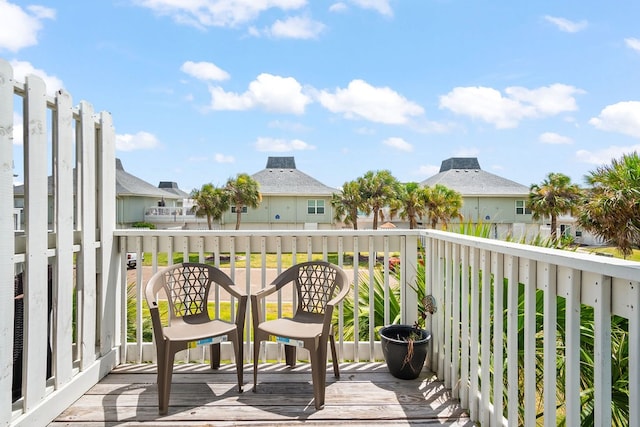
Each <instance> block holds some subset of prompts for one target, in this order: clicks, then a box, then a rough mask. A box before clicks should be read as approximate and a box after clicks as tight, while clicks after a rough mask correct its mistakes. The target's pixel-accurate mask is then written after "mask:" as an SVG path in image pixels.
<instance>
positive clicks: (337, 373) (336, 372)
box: [329, 334, 340, 378]
mask: <svg viewBox="0 0 640 427" xmlns="http://www.w3.org/2000/svg"><path fill="white" fill-rule="evenodd" d="M329 345H330V346H331V360H332V361H333V375H334V376H335V377H336V378H340V367H339V366H338V354H337V352H336V338H335V337H334V336H333V334H331V335H329Z"/></svg>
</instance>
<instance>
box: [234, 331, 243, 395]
mask: <svg viewBox="0 0 640 427" xmlns="http://www.w3.org/2000/svg"><path fill="white" fill-rule="evenodd" d="M232 341H233V343H232V344H233V349H234V350H235V356H236V373H237V374H238V392H239V393H242V390H243V387H244V343H243V342H242V338H241V337H238V336H237V335H236V337H235V339H233V340H232Z"/></svg>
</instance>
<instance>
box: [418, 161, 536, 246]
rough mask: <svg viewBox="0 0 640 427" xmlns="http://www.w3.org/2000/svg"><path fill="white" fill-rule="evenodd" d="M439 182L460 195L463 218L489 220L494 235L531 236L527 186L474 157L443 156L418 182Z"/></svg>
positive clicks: (532, 227)
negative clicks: (490, 169) (437, 169)
mask: <svg viewBox="0 0 640 427" xmlns="http://www.w3.org/2000/svg"><path fill="white" fill-rule="evenodd" d="M420 184H421V185H425V186H430V187H431V186H434V185H436V184H442V185H444V186H445V187H447V188H450V189H452V190H455V191H457V192H458V193H460V194H461V195H462V210H461V213H462V215H463V221H464V222H470V223H473V224H478V223H482V224H491V225H492V233H493V236H492V237H494V238H500V239H502V238H505V237H506V236H513V237H514V238H516V239H519V238H520V237H522V236H534V235H536V234H537V233H538V232H539V226H540V224H539V222H537V221H534V220H533V218H532V214H531V211H530V210H529V208H528V206H527V204H528V200H529V187H527V186H526V185H522V184H518V183H517V182H514V181H511V180H509V179H506V178H502V177H500V176H498V175H494V174H492V173H489V172H487V171H484V170H482V168H481V167H480V163H479V162H478V159H477V158H476V157H452V158H449V159H446V160H443V161H442V163H441V166H440V172H438V173H437V174H436V175H434V176H432V177H430V178H427V179H426V180H424V181H422V182H421V183H420Z"/></svg>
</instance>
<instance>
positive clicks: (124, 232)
mask: <svg viewBox="0 0 640 427" xmlns="http://www.w3.org/2000/svg"><path fill="white" fill-rule="evenodd" d="M114 235H115V236H117V237H121V236H122V237H124V236H165V237H170V236H202V235H216V236H220V237H231V236H234V237H253V236H265V237H269V236H273V237H285V236H286V237H291V236H305V237H306V236H335V237H340V236H376V235H377V236H381V235H387V236H408V235H413V236H418V235H419V232H418V230H407V229H405V230H402V229H395V230H381V229H378V230H260V229H256V230H150V229H141V228H138V229H136V228H134V229H131V228H129V229H118V230H116V231H115V233H114Z"/></svg>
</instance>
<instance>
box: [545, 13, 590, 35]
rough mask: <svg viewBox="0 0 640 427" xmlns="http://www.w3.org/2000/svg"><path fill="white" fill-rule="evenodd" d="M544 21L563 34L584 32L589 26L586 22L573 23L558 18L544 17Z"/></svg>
mask: <svg viewBox="0 0 640 427" xmlns="http://www.w3.org/2000/svg"><path fill="white" fill-rule="evenodd" d="M544 19H545V20H546V21H547V22H550V23H552V24H553V25H555V26H556V27H557V28H558V29H559V30H560V31H564V32H565V33H577V32H579V31H582V30H584V29H585V28H587V26H588V25H589V24H588V22H587V21H584V20H582V21H580V22H574V21H570V20H568V19H565V18H559V17H557V16H549V15H547V16H545V17H544Z"/></svg>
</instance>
